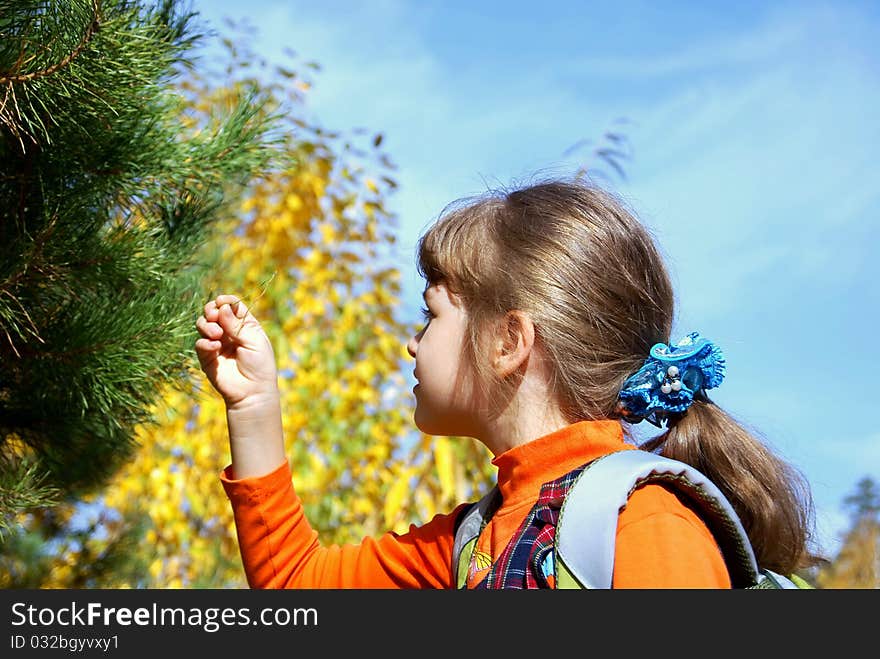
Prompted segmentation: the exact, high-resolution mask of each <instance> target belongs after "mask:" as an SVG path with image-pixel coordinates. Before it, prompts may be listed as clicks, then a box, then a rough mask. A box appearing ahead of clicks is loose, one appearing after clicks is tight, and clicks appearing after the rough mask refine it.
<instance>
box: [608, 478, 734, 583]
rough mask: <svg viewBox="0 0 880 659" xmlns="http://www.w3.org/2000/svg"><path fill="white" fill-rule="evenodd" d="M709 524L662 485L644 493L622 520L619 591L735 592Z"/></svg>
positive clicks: (616, 566) (640, 490) (616, 562)
mask: <svg viewBox="0 0 880 659" xmlns="http://www.w3.org/2000/svg"><path fill="white" fill-rule="evenodd" d="M730 586H731V583H730V576H729V574H728V571H727V567H726V565H725V563H724V557H723V556H722V554H721V550H720V549H719V548H718V545H717V543H716V542H715V539H714V538H713V537H712V534H711V533H710V532H709V529H708V528H707V527H706V525H705V523H703V521H702V520H701V519H700V517H699V516H698V515H697V514H696V513H695V512H694V511H693V510H692V509H691V508H690V507H688V506H686V505H685V504H684V503H682V501H681V500H679V498H678V497H677V496H676V495H675V494H673V493H672V492H670V491H669V490H667V489H666V488H665V487H663V486H662V485H657V484H650V485H646V486H644V487H640V488H638V489H637V490H636V491H635V492H634V493H633V494H632V496H631V497H630V498H629V501H628V503H627V506H626V508H624V510H623V512H621V514H620V519H619V521H618V526H617V547H616V550H615V557H614V587H615V588H642V589H645V588H649V589H650V588H730Z"/></svg>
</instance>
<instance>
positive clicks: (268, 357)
mask: <svg viewBox="0 0 880 659" xmlns="http://www.w3.org/2000/svg"><path fill="white" fill-rule="evenodd" d="M196 328H197V329H198V331H199V334H200V335H201V338H199V339H197V340H196V343H195V350H196V355H197V356H198V358H199V364H200V365H201V368H202V371H204V373H205V375H206V376H207V377H208V379H209V380H210V382H211V384H212V385H213V386H214V388H215V389H216V390H217V392H218V393H219V394H220V395H221V396H223V400H224V401H225V402H226V406H227V407H228V408H233V409H234V408H236V407H238V406H242V405H247V404H249V403H250V402H252V401H253V400H254V399H259V398H261V397H264V396H266V395H270V396H277V387H278V373H277V369H276V365H275V353H274V351H273V350H272V344H271V342H270V341H269V337H268V336H266V333H265V331H263V328H262V326H261V325H260V323H259V322H258V321H257V319H256V318H254V316H253V314H251V313H250V311H249V310H248V308H247V306H245V304H244V302H242V301H241V300H239V298H238V297H236V296H235V295H218V296H217V297H216V298H214V299H213V300H211V301H210V302H208V303H207V304H206V305H205V307H204V312H203V314H202V315H201V316H199V318H198V319H197V320H196Z"/></svg>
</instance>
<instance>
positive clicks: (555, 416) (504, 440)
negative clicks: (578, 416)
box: [475, 396, 570, 456]
mask: <svg viewBox="0 0 880 659" xmlns="http://www.w3.org/2000/svg"><path fill="white" fill-rule="evenodd" d="M567 425H570V422H569V421H568V420H567V419H566V418H565V417H564V416H563V415H562V412H561V411H560V410H559V406H558V405H557V404H556V403H555V401H552V400H550V399H549V397H547V396H542V397H534V396H517V397H515V398H514V399H513V400H512V401H511V404H510V405H508V406H507V408H506V409H505V410H504V411H503V412H502V413H501V414H500V415H499V416H497V417H496V418H494V419H491V420H485V421H484V422H483V423H482V424H481V427H480V429H479V431H478V433H477V434H476V435H475V438H476V439H478V440H479V441H480V442H482V443H483V444H485V445H486V448H488V449H489V450H490V451H491V452H492V455H495V456H497V455H501V454H502V453H504V452H506V451H509V450H510V449H512V448H514V447H516V446H521V445H522V444H527V443H529V442H531V441H532V440H534V439H537V438H538V437H543V436H544V435H549V434H550V433H552V432H555V431H556V430H559V429H560V428H564V427H565V426H567Z"/></svg>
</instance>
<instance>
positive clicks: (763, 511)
mask: <svg viewBox="0 0 880 659" xmlns="http://www.w3.org/2000/svg"><path fill="white" fill-rule="evenodd" d="M642 448H643V449H645V450H649V451H655V452H656V451H658V450H659V451H660V453H661V454H662V455H663V456H665V457H668V458H673V459H675V460H679V461H681V462H686V463H687V464H689V465H691V466H693V467H695V468H696V469H698V470H699V471H701V472H702V473H703V474H705V475H706V477H707V478H709V480H711V481H712V482H713V483H715V485H716V486H717V487H718V488H719V489H720V490H721V491H722V492H723V493H724V495H725V496H726V497H727V498H728V500H729V501H730V503H731V505H732V506H733V508H734V510H736V512H737V514H738V515H739V518H740V521H741V522H742V524H743V527H744V528H745V530H746V532H747V533H748V536H749V539H750V540H751V543H752V548H753V549H754V552H755V558H756V559H757V561H758V564H759V565H761V566H762V567H765V568H769V569H770V570H773V571H774V572H778V573H780V574H794V573H795V572H796V571H798V570H801V569H804V568H807V567H810V566H812V565H815V564H816V563H817V562H818V561H819V560H820V559H819V558H818V557H816V556H814V555H813V554H812V553H811V551H810V550H809V549H808V546H809V542H810V541H811V537H810V535H811V529H812V524H813V519H814V509H813V503H812V498H811V496H810V490H809V486H808V483H807V481H806V480H805V478H804V477H803V476H802V475H801V474H800V473H799V472H798V471H797V470H795V469H794V468H793V467H792V466H791V465H789V464H788V463H786V462H785V461H783V460H782V459H780V458H779V457H778V456H776V455H774V454H773V453H772V451H770V449H768V448H767V446H765V445H764V444H763V443H762V442H761V441H759V440H758V439H757V438H756V437H754V436H753V435H752V434H751V433H749V432H748V431H747V430H746V429H745V428H743V427H742V426H741V425H740V424H739V423H737V422H736V421H735V420H734V419H733V418H732V417H731V416H730V415H728V414H727V413H726V412H725V411H724V410H722V409H721V408H720V407H718V406H717V405H715V403H713V402H712V401H711V400H710V399H709V398H708V396H706V394H705V392H702V391H701V392H699V393H698V395H696V396H695V397H694V401H693V403H692V404H691V406H690V407H689V408H688V410H687V412H686V413H684V414H682V415H680V416H678V418H677V419H670V424H669V429H668V430H667V431H666V432H665V433H663V434H661V435H659V436H657V437H655V438H653V439H650V440H648V441H647V442H645V443H644V444H642Z"/></svg>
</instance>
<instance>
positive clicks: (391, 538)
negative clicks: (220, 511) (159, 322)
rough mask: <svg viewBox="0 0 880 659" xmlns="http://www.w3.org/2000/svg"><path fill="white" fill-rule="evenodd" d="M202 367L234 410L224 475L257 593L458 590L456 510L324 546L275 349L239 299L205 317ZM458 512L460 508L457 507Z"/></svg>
mask: <svg viewBox="0 0 880 659" xmlns="http://www.w3.org/2000/svg"><path fill="white" fill-rule="evenodd" d="M196 327H197V328H198V330H199V333H200V335H201V338H199V339H198V340H197V341H196V345H195V347H196V353H197V355H198V358H199V363H200V365H201V368H202V370H203V371H204V372H205V374H206V376H207V377H208V379H209V380H210V382H211V384H212V385H213V386H214V388H215V389H216V390H217V392H218V393H219V394H220V395H222V396H223V400H224V402H225V404H226V419H227V425H228V429H229V444H230V451H231V456H232V462H231V464H230V465H229V466H228V467H227V469H226V470H225V471H224V473H223V475H222V476H221V481H222V483H223V487H224V489H225V490H226V493H227V496H228V497H229V500H230V502H231V503H232V507H233V513H234V516H235V525H236V532H237V534H238V540H239V549H240V551H241V556H242V561H243V564H244V568H245V573H246V575H247V579H248V583H249V584H250V585H251V586H252V587H255V588H319V587H320V588H353V587H354V588H448V587H452V586H453V585H454V584H453V583H452V558H451V557H452V544H453V540H454V538H453V536H454V531H453V524H454V520H455V513H453V514H452V515H438V516H436V517H435V518H434V519H433V520H431V522H429V523H428V524H425V525H424V526H421V527H414V526H413V527H410V531H409V532H408V533H406V534H403V535H398V534H394V533H386V534H384V535H383V536H381V537H380V538H378V539H375V540H374V539H371V538H368V539H365V540H364V541H363V542H362V543H361V544H359V545H346V546H343V547H339V546H331V547H322V546H321V545H320V543H319V542H318V537H317V533H316V532H315V531H314V530H313V529H312V527H311V525H310V524H309V522H308V520H307V519H306V517H305V514H304V512H303V507H302V503H301V502H300V500H299V497H297V496H296V493H295V491H294V487H293V483H292V480H291V473H290V468H289V465H288V463H287V458H286V454H285V450H284V439H283V431H282V423H281V404H280V394H279V391H278V379H277V371H276V365H275V357H274V353H273V351H272V346H271V343H270V342H269V339H268V337H267V336H266V334H265V332H264V331H263V329H262V327H261V326H260V324H259V323H258V322H257V320H256V319H255V318H254V317H253V315H252V314H250V313H249V312H248V310H247V308H246V307H245V305H244V304H243V303H242V302H241V301H240V300H238V298H236V297H235V296H233V295H220V296H218V297H217V298H216V299H215V300H212V301H210V302H208V303H207V304H206V305H205V308H204V314H203V315H202V316H200V317H199V319H198V320H197V321H196ZM456 512H457V511H456Z"/></svg>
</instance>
